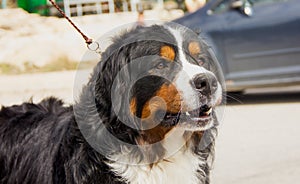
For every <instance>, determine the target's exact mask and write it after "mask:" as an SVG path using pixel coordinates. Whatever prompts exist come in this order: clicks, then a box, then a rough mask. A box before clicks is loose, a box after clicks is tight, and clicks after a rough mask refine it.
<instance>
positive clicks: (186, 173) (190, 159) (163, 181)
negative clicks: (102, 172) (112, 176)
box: [109, 150, 203, 184]
mask: <svg viewBox="0 0 300 184" xmlns="http://www.w3.org/2000/svg"><path fill="white" fill-rule="evenodd" d="M201 163H202V164H203V162H201V160H200V159H199V158H198V157H197V156H196V155H194V154H193V153H191V151H189V150H186V151H179V152H177V153H176V154H175V155H173V156H172V157H170V158H168V161H161V162H159V163H157V164H155V165H154V166H153V167H152V168H150V167H149V165H127V164H124V163H118V162H115V163H112V164H109V165H110V166H111V167H112V168H113V170H114V172H115V173H116V174H117V175H119V176H121V177H122V178H124V181H126V182H128V183H130V184H182V183H184V184H196V183H199V180H198V178H197V173H196V171H197V169H199V165H200V164H201Z"/></svg>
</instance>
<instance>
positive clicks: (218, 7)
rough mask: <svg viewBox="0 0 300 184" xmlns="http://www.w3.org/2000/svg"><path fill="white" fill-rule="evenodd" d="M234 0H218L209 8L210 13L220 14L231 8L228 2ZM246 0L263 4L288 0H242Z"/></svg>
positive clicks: (254, 3)
mask: <svg viewBox="0 0 300 184" xmlns="http://www.w3.org/2000/svg"><path fill="white" fill-rule="evenodd" d="M233 1H235V0H220V1H218V2H217V3H216V4H215V5H214V6H213V8H212V9H211V10H210V12H209V13H210V14H222V13H225V12H227V11H228V10H230V9H231V7H230V4H231V3H232V2H233ZM243 1H245V2H246V1H248V2H249V3H250V4H252V5H255V6H256V5H264V4H270V3H276V2H283V1H288V0H243Z"/></svg>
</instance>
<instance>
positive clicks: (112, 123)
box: [81, 25, 222, 144]
mask: <svg viewBox="0 0 300 184" xmlns="http://www.w3.org/2000/svg"><path fill="white" fill-rule="evenodd" d="M217 66H218V64H217V61H216V59H215V56H214V55H213V53H212V51H211V49H210V48H209V47H208V46H207V45H206V43H205V42H203V41H202V40H201V39H200V38H199V36H198V35H197V34H196V33H194V32H192V31H190V30H188V29H185V28H178V27H177V26H173V25H162V26H158V25H155V26H151V27H139V28H137V29H134V30H131V31H129V32H126V33H124V34H122V35H121V36H119V37H117V38H115V39H114V40H113V44H112V45H111V46H109V47H108V48H107V49H106V51H105V52H104V53H103V55H102V59H101V62H100V63H99V64H98V66H97V67H96V68H95V69H94V73H93V75H92V78H91V80H90V82H89V84H88V86H87V88H88V87H89V86H93V88H91V87H90V90H92V91H93V92H92V93H93V96H94V98H93V99H95V100H94V101H93V103H95V104H96V109H97V112H98V116H100V118H101V120H102V121H103V123H104V124H105V126H106V128H107V129H108V130H109V132H110V133H111V134H113V135H114V136H115V137H117V138H118V139H120V140H122V141H125V142H128V143H131V144H145V143H156V142H158V141H161V140H163V139H164V137H165V135H166V134H168V132H170V131H171V130H172V129H173V128H174V127H179V128H181V129H183V130H185V131H189V132H194V131H204V130H207V129H209V128H211V127H212V126H214V118H215V116H214V108H215V107H216V106H217V105H218V104H220V103H221V98H222V86H221V83H220V82H219V81H220V75H218V74H217V73H216V72H218V69H217ZM87 93H88V92H84V94H85V95H86V94H87ZM90 98H91V97H88V98H83V97H82V99H81V101H82V103H86V102H85V101H88V100H90ZM87 106H88V105H87Z"/></svg>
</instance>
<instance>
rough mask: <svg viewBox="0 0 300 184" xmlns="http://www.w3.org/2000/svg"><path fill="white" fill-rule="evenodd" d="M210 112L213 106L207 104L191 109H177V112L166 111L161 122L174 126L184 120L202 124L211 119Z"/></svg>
mask: <svg viewBox="0 0 300 184" xmlns="http://www.w3.org/2000/svg"><path fill="white" fill-rule="evenodd" d="M212 112H213V107H212V106H209V105H207V104H205V105H202V106H201V107H200V108H198V109H194V110H191V111H186V112H182V111H179V112H178V113H169V112H167V113H166V114H165V116H164V119H163V122H162V123H163V124H164V125H168V126H174V125H177V124H178V123H179V122H186V123H191V124H198V125H202V126H204V125H206V124H208V123H209V122H210V121H211V120H212Z"/></svg>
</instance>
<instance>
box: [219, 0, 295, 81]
mask: <svg viewBox="0 0 300 184" xmlns="http://www.w3.org/2000/svg"><path fill="white" fill-rule="evenodd" d="M252 10H253V15H252V16H247V15H246V14H245V13H242V12H241V11H239V10H230V11H228V12H227V13H226V14H225V15H224V16H226V24H225V27H224V30H223V33H222V34H223V39H224V42H223V44H224V45H223V47H224V52H225V57H226V60H227V69H228V74H227V76H226V79H227V82H228V81H230V82H229V83H231V84H233V85H234V86H255V87H256V86H257V85H274V84H282V83H289V82H295V81H298V82H299V81H300V1H299V0H252Z"/></svg>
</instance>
